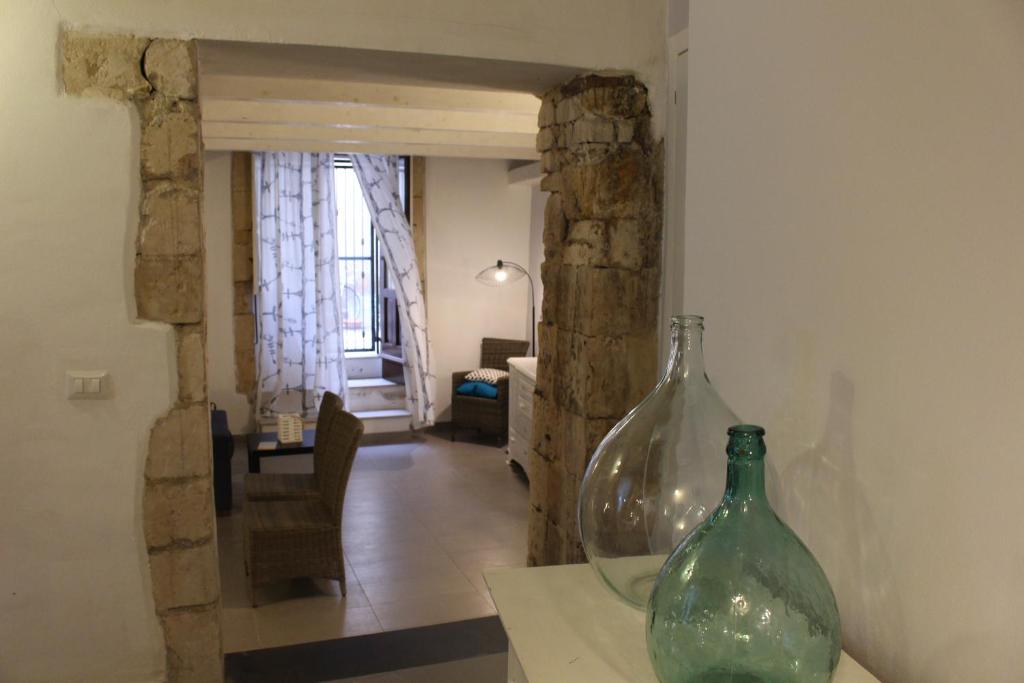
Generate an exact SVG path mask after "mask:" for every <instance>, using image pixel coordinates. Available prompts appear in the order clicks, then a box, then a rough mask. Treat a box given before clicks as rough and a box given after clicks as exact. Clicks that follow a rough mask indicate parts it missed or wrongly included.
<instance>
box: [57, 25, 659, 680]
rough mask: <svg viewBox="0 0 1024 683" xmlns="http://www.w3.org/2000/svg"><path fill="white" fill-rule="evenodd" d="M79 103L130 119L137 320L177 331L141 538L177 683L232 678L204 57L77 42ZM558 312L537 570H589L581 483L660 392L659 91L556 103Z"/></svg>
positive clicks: (540, 477) (73, 52) (151, 449)
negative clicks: (653, 101) (212, 336)
mask: <svg viewBox="0 0 1024 683" xmlns="http://www.w3.org/2000/svg"><path fill="white" fill-rule="evenodd" d="M61 55H62V65H63V84H64V89H65V91H66V92H67V93H68V94H71V95H82V96H99V97H108V98H112V99H115V100H117V101H121V102H125V103H133V104H134V105H135V106H136V108H137V110H138V113H139V126H140V177H141V181H142V194H141V200H140V207H139V228H138V234H137V237H136V254H135V268H134V292H135V303H136V310H137V315H138V317H139V318H140V319H143V320H151V321H157V322H163V323H167V324H169V325H172V326H173V327H174V331H175V335H174V336H175V347H176V362H177V375H178V395H177V397H176V400H175V402H174V404H173V405H172V406H171V407H170V408H169V409H168V411H167V413H166V414H165V415H164V416H163V417H161V418H160V419H159V420H157V422H156V424H155V425H154V426H153V428H152V430H151V432H150V439H149V445H148V453H147V457H146V467H145V481H144V489H143V511H142V513H143V527H144V529H145V542H146V549H147V553H148V557H149V567H150V576H151V582H152V590H153V599H154V606H155V610H156V614H157V617H158V619H159V621H160V624H161V626H162V629H163V635H164V643H165V646H166V653H167V658H166V667H167V680H168V681H171V682H175V681H188V682H190V683H192V682H198V683H202V682H205V681H211V682H217V681H221V680H222V679H223V656H222V649H221V633H220V627H221V624H220V614H221V613H220V609H221V607H220V580H219V575H218V567H217V556H216V546H215V543H214V514H213V504H212V502H213V501H212V492H211V456H210V450H211V445H210V424H209V411H208V408H207V392H206V327H205V316H206V311H205V303H204V296H203V293H204V277H205V273H204V248H205V233H204V229H203V225H202V213H201V199H202V177H203V168H202V164H203V159H202V144H201V141H200V135H199V130H200V126H199V124H200V112H199V106H198V103H197V101H196V92H197V80H198V79H197V67H196V49H195V44H194V42H193V41H181V40H165V39H149V38H140V37H136V36H129V35H103V34H90V33H81V32H75V31H67V32H64V33H63V34H62V37H61ZM539 125H540V132H539V134H538V138H537V145H538V149H539V150H540V151H542V152H543V158H542V164H543V169H544V171H545V173H546V174H547V176H546V177H545V178H544V180H543V182H542V189H544V190H547V191H549V192H551V196H550V197H549V199H548V203H547V207H546V211H545V230H544V252H545V254H544V255H545V262H544V265H543V271H542V272H543V280H544V284H545V288H544V301H543V310H542V321H541V323H540V329H539V356H540V358H539V361H538V366H539V367H538V384H537V397H536V401H535V404H534V405H535V407H534V437H533V444H532V451H531V462H530V475H531V480H532V484H531V493H530V540H529V560H530V563H531V564H554V563H561V562H571V561H578V560H580V559H583V553H582V548H581V547H580V543H579V540H578V530H577V528H576V521H575V520H576V514H575V510H576V500H577V496H578V491H579V479H580V477H581V476H582V473H583V470H584V468H585V467H586V463H587V460H588V458H589V456H590V454H591V453H592V452H593V449H594V447H595V446H596V444H597V443H598V441H599V440H600V439H601V438H602V437H603V436H604V434H605V433H606V432H607V431H608V429H610V427H611V426H612V425H613V424H614V423H615V422H616V421H617V420H618V419H620V418H621V417H622V415H624V414H625V412H626V411H627V410H628V409H629V408H630V407H632V406H633V405H634V404H635V403H636V402H637V401H639V399H640V398H641V397H642V396H643V395H644V393H646V391H647V390H648V389H649V388H650V387H651V385H652V384H653V382H654V379H655V371H656V356H657V343H656V325H657V297H658V284H659V257H660V256H659V255H660V241H661V168H662V160H661V150H660V147H659V146H656V145H655V144H654V142H653V140H652V137H651V132H650V110H649V106H648V101H647V91H646V88H644V86H643V85H642V84H640V83H639V82H638V81H636V80H635V79H634V78H633V77H630V76H621V77H620V76H614V77H613V76H598V75H589V76H581V77H579V78H576V79H573V80H572V81H570V82H568V83H566V84H564V85H562V86H560V87H558V88H556V89H554V90H552V91H551V92H549V93H547V94H546V95H545V97H544V98H543V102H542V107H541V111H540V117H539Z"/></svg>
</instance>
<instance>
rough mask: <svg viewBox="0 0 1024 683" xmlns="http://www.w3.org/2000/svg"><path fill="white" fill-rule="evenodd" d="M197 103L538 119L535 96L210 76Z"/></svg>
mask: <svg viewBox="0 0 1024 683" xmlns="http://www.w3.org/2000/svg"><path fill="white" fill-rule="evenodd" d="M200 94H201V97H202V98H203V99H204V100H205V99H206V98H218V99H232V100H256V101H272V102H273V101H276V102H333V103H337V104H348V105H363V106H376V107H399V108H412V109H441V110H446V111H483V112H503V113H514V114H532V115H533V116H536V115H537V112H538V111H539V109H540V100H539V99H538V98H537V96H536V95H532V94H529V93H517V92H508V91H491V90H467V89H456V88H435V87H426V86H416V85H396V84H391V83H363V82H344V81H331V80H316V79H305V78H273V77H266V76H238V75H230V76H228V75H214V74H208V75H206V76H204V77H203V79H202V84H201V88H200Z"/></svg>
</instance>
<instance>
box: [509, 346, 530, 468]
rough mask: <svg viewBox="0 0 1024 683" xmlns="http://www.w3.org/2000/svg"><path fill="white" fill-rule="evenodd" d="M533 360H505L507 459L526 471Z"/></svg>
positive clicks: (528, 451)
mask: <svg viewBox="0 0 1024 683" xmlns="http://www.w3.org/2000/svg"><path fill="white" fill-rule="evenodd" d="M536 383H537V359H536V358H509V359H508V459H509V461H510V462H512V461H514V462H516V463H518V464H519V465H520V466H521V467H522V468H523V469H524V470H526V466H527V463H528V461H529V454H530V435H531V433H532V432H533V388H534V386H535V385H536Z"/></svg>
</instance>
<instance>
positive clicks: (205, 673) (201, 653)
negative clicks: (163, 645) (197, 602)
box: [163, 605, 224, 683]
mask: <svg viewBox="0 0 1024 683" xmlns="http://www.w3.org/2000/svg"><path fill="white" fill-rule="evenodd" d="M163 626H164V638H165V640H166V641H167V681H168V683H221V682H222V681H223V680H224V661H223V652H222V650H221V633H220V608H219V606H217V605H210V606H208V607H206V608H203V609H196V610H183V611H180V612H172V613H170V614H166V615H164V617H163Z"/></svg>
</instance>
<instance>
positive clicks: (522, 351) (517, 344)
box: [451, 337, 530, 441]
mask: <svg viewBox="0 0 1024 683" xmlns="http://www.w3.org/2000/svg"><path fill="white" fill-rule="evenodd" d="M529 348H530V342H528V341H524V340H520V339H495V338H493V337H484V340H483V341H482V342H481V343H480V367H481V368H495V369H497V370H508V359H509V358H519V357H522V356H525V355H526V352H527V350H528V349H529ZM470 372H472V370H465V371H463V372H453V373H452V425H451V427H452V432H451V437H452V441H455V430H456V429H459V428H463V427H473V428H475V429H477V430H478V431H480V432H481V433H483V434H487V435H490V436H498V437H500V438H503V439H507V438H508V379H503V380H501V381H500V382H498V396H497V398H481V397H479V396H462V395H461V394H456V393H455V390H456V389H457V388H458V387H459V385H460V384H462V383H463V382H465V381H466V375H467V374H469V373H470Z"/></svg>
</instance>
